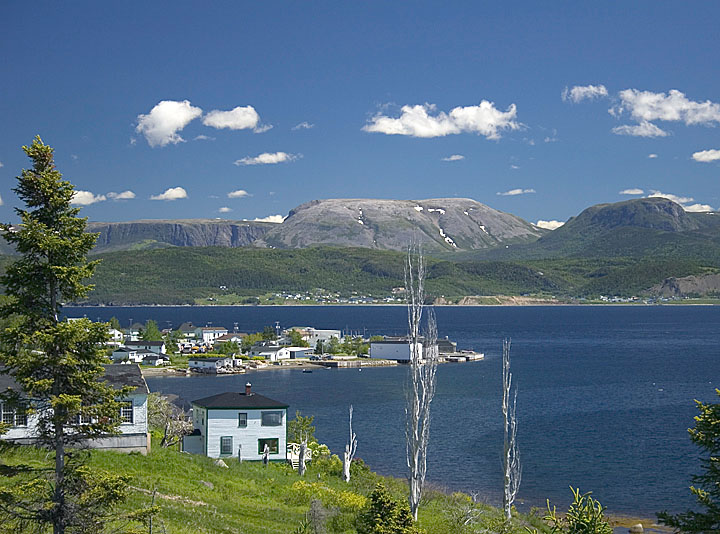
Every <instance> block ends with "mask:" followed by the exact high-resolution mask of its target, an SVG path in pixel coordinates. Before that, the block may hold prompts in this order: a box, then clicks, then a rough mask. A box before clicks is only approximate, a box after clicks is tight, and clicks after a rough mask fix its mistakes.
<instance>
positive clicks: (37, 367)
mask: <svg viewBox="0 0 720 534" xmlns="http://www.w3.org/2000/svg"><path fill="white" fill-rule="evenodd" d="M23 150H24V151H25V153H26V154H27V155H28V156H29V157H30V159H31V160H32V162H33V166H32V169H30V170H23V171H22V174H21V176H19V177H18V184H17V187H15V189H14V190H13V191H14V192H15V193H16V194H17V195H18V197H19V198H20V200H21V201H22V202H23V203H24V204H25V207H24V208H16V210H15V211H16V213H17V215H18V216H19V218H20V223H19V224H18V225H9V224H3V225H0V233H1V234H2V236H3V237H4V238H5V239H6V240H7V241H8V242H9V243H10V244H12V245H14V246H15V249H16V251H17V253H18V254H19V259H18V260H17V261H15V262H14V263H12V264H11V265H10V266H8V268H7V270H6V272H5V274H4V275H3V276H2V278H1V279H0V282H1V283H2V284H3V286H4V288H5V293H6V295H7V300H6V301H3V303H2V304H1V305H0V318H3V319H9V318H12V321H11V322H9V323H8V324H9V325H10V326H6V327H5V328H4V329H3V330H2V331H1V332H0V343H2V353H1V354H0V362H1V363H2V366H0V370H1V371H0V372H2V373H5V374H9V375H11V376H12V377H13V378H14V379H15V380H16V381H17V382H18V383H19V384H20V386H21V387H22V389H23V395H24V396H25V397H26V398H28V399H30V408H31V410H33V412H34V416H35V418H36V419H37V426H36V427H35V432H36V434H37V441H36V443H37V445H38V446H42V447H46V448H48V449H49V450H50V451H51V456H52V457H53V459H54V469H52V470H50V472H49V473H48V470H47V469H42V468H38V469H30V470H26V471H23V473H22V474H21V475H20V476H18V482H17V483H16V484H14V485H13V486H11V487H10V488H8V489H4V490H2V492H0V522H2V524H4V525H5V526H8V525H17V526H18V528H20V529H21V530H23V531H25V530H26V529H27V530H29V529H30V528H33V529H37V530H42V531H44V528H45V527H48V526H50V525H51V526H52V529H53V532H54V533H55V534H60V533H64V532H79V531H85V530H86V529H88V528H93V529H94V531H96V532H99V531H101V524H102V517H103V514H104V513H106V512H107V507H108V506H111V505H112V504H114V503H115V502H117V501H118V500H120V499H122V497H123V491H121V490H120V489H119V488H121V487H122V479H120V478H118V477H109V476H106V475H102V474H97V473H92V472H91V471H90V470H89V469H88V467H87V466H86V465H83V463H82V462H83V458H84V455H83V454H80V453H79V452H77V451H73V452H70V451H69V450H68V449H69V448H70V447H72V446H73V445H80V444H82V443H83V442H86V441H87V440H88V439H92V438H97V437H99V436H101V435H104V434H110V433H114V432H117V428H118V425H119V423H120V403H119V402H118V400H117V399H118V397H119V396H122V395H126V394H127V393H128V391H127V390H116V389H113V388H112V387H111V386H109V385H108V384H107V383H106V382H105V381H104V380H103V374H104V368H103V366H102V364H103V363H106V359H105V357H104V352H105V351H104V348H103V343H104V342H105V341H106V340H107V338H108V325H107V324H105V323H92V322H91V321H89V320H88V319H82V320H77V321H62V320H61V315H60V311H61V307H62V303H64V302H73V301H77V300H79V299H82V298H83V297H85V295H86V294H87V293H88V291H90V289H91V288H92V286H90V285H88V284H87V280H88V279H89V278H90V277H91V276H92V274H93V271H94V270H95V267H96V266H97V263H98V262H96V261H88V260H87V258H86V255H87V254H88V252H90V250H91V249H92V247H93V246H94V244H95V240H96V238H97V235H96V234H88V233H86V232H85V227H86V219H84V218H80V217H78V213H79V209H78V208H74V207H73V206H72V205H71V201H72V198H73V193H74V190H73V186H72V185H71V184H70V183H69V182H67V181H65V180H63V179H62V175H61V174H60V173H59V172H58V171H57V169H56V168H55V165H54V162H53V149H52V148H51V147H49V146H48V145H45V144H44V143H43V142H42V140H41V139H40V137H36V138H35V139H34V140H33V143H32V145H30V146H29V147H28V146H24V147H23ZM88 492H91V493H93V494H94V495H95V499H94V501H95V502H97V503H101V504H102V506H96V507H92V506H88V505H87V503H85V501H86V499H87V495H88ZM83 503H85V504H83ZM89 523H91V524H92V525H94V527H90V526H89Z"/></svg>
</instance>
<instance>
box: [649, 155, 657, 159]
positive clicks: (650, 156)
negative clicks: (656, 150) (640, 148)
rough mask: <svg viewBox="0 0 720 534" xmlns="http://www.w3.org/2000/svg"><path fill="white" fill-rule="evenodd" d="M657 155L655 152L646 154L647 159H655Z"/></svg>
mask: <svg viewBox="0 0 720 534" xmlns="http://www.w3.org/2000/svg"><path fill="white" fill-rule="evenodd" d="M657 157H658V155H657V154H648V159H656V158H657Z"/></svg>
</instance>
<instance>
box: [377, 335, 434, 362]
mask: <svg viewBox="0 0 720 534" xmlns="http://www.w3.org/2000/svg"><path fill="white" fill-rule="evenodd" d="M411 345H412V344H411V343H410V342H409V341H407V340H385V341H373V342H372V343H370V357H371V358H375V359H379V360H397V361H405V362H407V361H410V348H411ZM416 350H417V351H418V352H419V353H420V354H422V350H423V346H422V343H417V346H416Z"/></svg>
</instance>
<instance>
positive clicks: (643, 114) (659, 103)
mask: <svg viewBox="0 0 720 534" xmlns="http://www.w3.org/2000/svg"><path fill="white" fill-rule="evenodd" d="M619 96H620V105H619V106H618V107H617V108H615V112H616V113H623V112H625V111H627V112H628V113H630V115H631V116H632V117H633V118H634V119H636V120H637V121H638V122H641V121H654V120H661V121H675V122H684V123H685V124H686V125H687V126H692V125H695V124H701V125H705V126H714V125H716V124H720V104H717V103H715V102H711V101H710V100H706V101H705V102H695V101H693V100H689V99H688V98H687V97H686V96H685V94H684V93H682V92H680V91H678V90H676V89H671V90H670V91H668V93H667V94H666V93H653V92H652V91H638V90H637V89H625V90H624V91H620V93H619Z"/></svg>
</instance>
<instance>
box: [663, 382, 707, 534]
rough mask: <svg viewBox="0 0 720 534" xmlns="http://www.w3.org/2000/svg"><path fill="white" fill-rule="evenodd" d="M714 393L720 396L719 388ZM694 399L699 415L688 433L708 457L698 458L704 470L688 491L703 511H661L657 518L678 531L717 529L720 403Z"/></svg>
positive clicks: (701, 531)
mask: <svg viewBox="0 0 720 534" xmlns="http://www.w3.org/2000/svg"><path fill="white" fill-rule="evenodd" d="M715 392H716V393H717V394H718V395H720V389H716V390H715ZM695 402H696V404H697V407H698V409H699V410H700V415H696V416H695V428H691V429H689V430H688V432H689V433H690V439H691V440H692V441H693V443H695V444H696V445H697V446H699V447H700V448H701V449H703V450H704V451H705V453H707V456H706V457H705V458H702V459H701V462H702V468H703V471H704V472H703V473H702V474H701V475H696V476H694V477H693V482H694V483H695V484H696V485H697V486H691V487H690V491H692V493H693V494H694V495H695V498H696V499H697V502H698V504H699V505H700V506H702V507H703V508H704V509H705V511H703V512H694V511H692V510H688V511H687V512H685V513H682V514H677V515H670V514H669V513H667V512H662V513H659V514H658V518H659V519H660V522H661V523H664V524H666V525H668V526H670V527H672V528H674V529H675V530H676V531H678V532H688V533H697V534H705V533H710V532H713V533H717V532H720V403H717V404H713V403H704V402H700V401H695Z"/></svg>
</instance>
